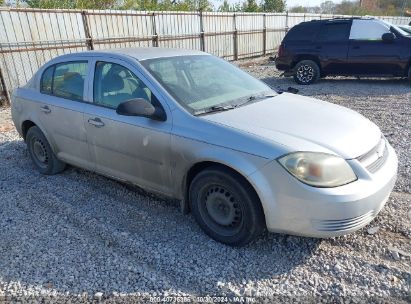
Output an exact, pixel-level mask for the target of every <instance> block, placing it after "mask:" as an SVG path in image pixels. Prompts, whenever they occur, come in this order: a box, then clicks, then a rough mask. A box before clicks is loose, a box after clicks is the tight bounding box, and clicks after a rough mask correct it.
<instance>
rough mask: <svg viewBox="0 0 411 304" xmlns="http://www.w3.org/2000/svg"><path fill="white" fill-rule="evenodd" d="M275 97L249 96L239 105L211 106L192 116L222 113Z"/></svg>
mask: <svg viewBox="0 0 411 304" xmlns="http://www.w3.org/2000/svg"><path fill="white" fill-rule="evenodd" d="M274 96H275V95H251V96H248V97H247V98H246V101H245V102H242V103H239V104H234V105H226V106H212V107H209V108H205V109H202V110H198V111H195V112H194V115H202V114H209V113H215V112H222V111H228V110H232V109H235V108H238V107H241V106H243V105H245V104H247V103H249V102H252V101H255V100H258V99H266V98H271V97H274Z"/></svg>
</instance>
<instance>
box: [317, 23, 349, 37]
mask: <svg viewBox="0 0 411 304" xmlns="http://www.w3.org/2000/svg"><path fill="white" fill-rule="evenodd" d="M348 32H349V23H337V22H336V23H328V24H323V25H322V26H321V30H320V32H319V34H318V38H317V39H318V40H319V41H341V40H347V39H348Z"/></svg>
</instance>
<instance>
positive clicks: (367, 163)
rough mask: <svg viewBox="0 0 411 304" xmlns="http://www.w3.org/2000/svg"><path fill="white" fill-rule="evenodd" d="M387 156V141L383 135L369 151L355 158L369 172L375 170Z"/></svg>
mask: <svg viewBox="0 0 411 304" xmlns="http://www.w3.org/2000/svg"><path fill="white" fill-rule="evenodd" d="M387 158H388V149H387V142H386V139H385V138H384V137H381V140H380V141H379V142H378V144H377V145H376V146H375V147H374V148H372V149H371V150H370V151H369V152H367V153H365V154H364V155H362V156H360V157H358V158H357V160H358V161H359V162H360V163H361V164H362V165H363V166H364V167H365V168H366V169H367V170H368V171H369V172H371V173H375V172H377V171H378V170H379V169H380V168H381V167H382V166H383V165H384V164H385V161H386V160H387Z"/></svg>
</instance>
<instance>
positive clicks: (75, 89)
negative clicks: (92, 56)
mask: <svg viewBox="0 0 411 304" xmlns="http://www.w3.org/2000/svg"><path fill="white" fill-rule="evenodd" d="M86 74H87V61H72V62H66V63H58V64H55V65H53V66H51V67H49V68H47V69H46V70H45V71H44V72H43V75H42V77H41V81H40V92H41V93H44V94H49V95H54V96H57V97H63V98H67V99H73V100H83V92H84V80H85V78H86Z"/></svg>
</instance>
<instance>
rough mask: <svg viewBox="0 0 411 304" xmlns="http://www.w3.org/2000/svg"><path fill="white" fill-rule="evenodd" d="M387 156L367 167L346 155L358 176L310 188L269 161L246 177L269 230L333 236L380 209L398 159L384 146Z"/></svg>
mask: <svg viewBox="0 0 411 304" xmlns="http://www.w3.org/2000/svg"><path fill="white" fill-rule="evenodd" d="M388 153H389V155H388V158H387V160H386V162H385V164H384V166H382V167H381V168H380V169H379V170H378V171H377V172H375V173H370V172H368V171H367V170H366V169H365V168H362V167H361V164H359V162H358V161H357V160H350V161H349V162H350V164H351V166H352V167H353V168H354V170H355V172H356V174H357V176H358V180H357V181H355V182H352V183H350V184H347V185H344V186H341V187H336V188H315V187H311V186H308V185H305V184H303V183H301V182H299V181H298V180H297V179H295V178H294V177H292V176H291V175H290V174H289V173H288V172H286V171H285V170H284V169H283V168H282V167H281V166H280V165H279V164H278V163H277V161H273V162H271V163H270V164H268V165H267V166H265V167H264V168H263V169H262V170H260V171H258V172H256V173H254V174H252V175H251V176H250V177H251V178H252V180H253V183H256V185H259V186H256V189H257V192H258V194H259V196H260V199H261V202H262V205H263V208H264V212H265V218H266V224H267V228H268V230H269V231H271V232H281V233H287V234H294V235H301V236H309V237H333V236H339V235H343V234H347V233H350V232H353V231H356V230H358V229H360V228H362V227H364V226H365V225H367V224H368V223H369V222H370V221H372V220H373V219H374V217H375V216H376V215H377V214H378V213H379V212H380V210H381V209H382V208H383V206H384V204H385V203H386V201H387V199H388V197H389V195H390V193H391V191H392V189H393V187H394V184H395V180H396V176H397V166H398V160H397V156H396V154H395V151H394V149H392V147H391V146H389V147H388Z"/></svg>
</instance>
